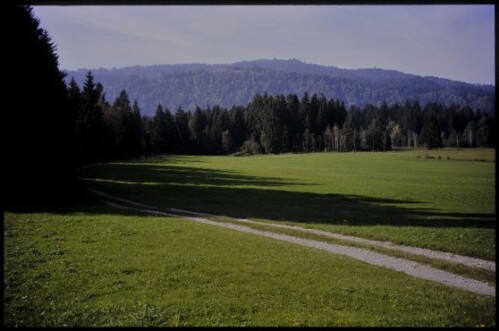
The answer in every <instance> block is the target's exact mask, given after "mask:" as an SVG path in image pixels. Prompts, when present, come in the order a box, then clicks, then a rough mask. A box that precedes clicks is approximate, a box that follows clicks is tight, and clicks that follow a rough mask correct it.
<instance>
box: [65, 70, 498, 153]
mask: <svg viewBox="0 0 499 331" xmlns="http://www.w3.org/2000/svg"><path fill="white" fill-rule="evenodd" d="M94 80H95V79H94V77H93V75H92V73H91V72H88V73H87V76H86V80H85V83H84V85H83V88H82V89H80V88H79V86H78V84H77V83H76V81H75V80H74V79H72V80H71V82H70V84H69V92H68V98H69V101H70V103H71V105H72V107H73V109H72V110H71V112H73V113H75V114H77V116H76V123H75V124H76V125H75V130H74V139H73V141H74V143H75V150H76V151H78V155H79V160H80V161H81V162H93V161H97V160H109V159H113V158H127V157H133V156H139V155H142V154H155V153H192V154H229V153H237V154H240V155H242V154H260V153H263V154H268V153H286V152H301V153H303V152H305V153H306V152H322V151H334V152H349V151H387V150H391V149H392V147H424V148H438V147H484V146H493V145H494V143H495V142H494V139H493V137H494V130H495V124H494V119H493V118H492V117H490V116H489V115H488V113H485V112H481V111H476V112H474V111H472V110H471V108H469V107H462V106H457V105H451V106H443V105H440V104H436V103H433V104H428V105H426V107H424V108H422V107H421V106H420V105H419V103H417V102H412V103H410V102H406V103H404V104H402V105H399V104H394V105H391V106H388V105H387V104H382V105H381V106H379V107H376V106H373V105H366V106H365V107H363V108H358V107H355V106H351V107H349V108H348V109H347V108H346V107H345V104H344V102H342V101H341V100H339V99H327V98H326V97H325V96H324V95H320V96H318V95H317V94H313V95H312V96H309V95H308V94H307V93H305V94H304V95H303V96H301V98H298V96H297V95H294V94H289V95H275V96H271V95H268V94H266V93H264V94H263V95H260V94H258V95H255V96H254V97H253V98H252V100H251V102H250V103H249V104H248V105H247V106H233V107H231V108H230V109H228V108H223V107H220V106H213V107H206V108H200V107H196V109H194V110H192V111H186V110H184V109H183V108H181V107H180V108H178V109H176V110H175V111H174V112H172V111H171V110H170V109H168V108H167V107H163V106H162V105H161V104H159V105H158V106H157V109H156V112H155V114H154V115H153V116H141V113H140V109H139V105H138V103H137V101H134V102H133V103H132V102H131V101H130V97H129V96H128V94H127V92H126V91H125V90H122V91H121V93H120V95H119V96H118V97H117V98H116V99H115V100H114V101H112V102H111V103H110V102H108V101H107V100H106V98H105V95H104V93H103V86H102V85H101V84H100V83H95V81H94Z"/></svg>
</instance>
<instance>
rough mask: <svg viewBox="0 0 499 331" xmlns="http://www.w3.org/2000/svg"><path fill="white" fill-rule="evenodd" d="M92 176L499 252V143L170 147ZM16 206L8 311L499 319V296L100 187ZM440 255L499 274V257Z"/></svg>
mask: <svg viewBox="0 0 499 331" xmlns="http://www.w3.org/2000/svg"><path fill="white" fill-rule="evenodd" d="M439 156H440V158H439ZM80 178H81V179H82V182H84V183H86V184H88V185H89V186H91V187H95V188H99V189H102V190H103V191H105V192H107V193H110V194H113V195H117V196H121V197H124V198H128V199H131V200H134V201H137V202H143V203H146V204H149V205H154V206H160V207H175V208H182V209H187V210H192V211H201V212H209V213H213V214H219V215H226V216H234V217H242V218H250V219H254V220H257V221H259V222H261V224H258V225H255V226H253V227H255V228H261V229H270V228H268V225H265V224H267V223H269V222H270V223H287V224H294V225H300V226H304V227H310V228H318V229H326V230H331V231H336V232H339V233H344V234H350V235H356V236H361V237H366V238H374V239H384V240H391V241H394V242H398V243H403V244H410V245H413V246H419V247H429V248H436V249H440V250H444V251H449V252H454V253H459V254H463V255H469V256H475V257H481V258H485V259H489V260H495V249H496V246H495V151H494V150H491V149H486V150H448V149H446V150H433V151H424V150H409V151H404V150H401V151H395V152H390V153H344V154H332V153H327V154H326V153H317V154H301V155H298V154H296V155H294V154H289V155H271V156H252V157H233V156H174V155H166V156H158V157H155V158H149V159H141V160H135V161H128V162H114V163H108V164H96V165H91V166H87V167H84V168H82V169H81V172H80ZM4 217H5V220H4V324H5V325H7V326H421V327H430V326H432V327H433V326H459V327H462V326H472V327H475V326H495V324H496V323H495V319H496V300H495V297H489V296H484V295H478V294H473V293H471V292H467V291H463V290H459V289H455V288H452V287H449V286H444V285H440V284H437V283H434V282H430V281H425V280H421V279H417V278H414V277H410V276H407V275H405V274H403V273H399V272H395V271H391V270H388V269H385V268H381V267H375V266H372V265H369V264H366V263H363V262H359V261H356V260H353V259H350V258H347V257H343V256H340V255H334V254H330V253H327V252H323V251H319V250H316V249H312V248H305V247H301V246H297V245H293V244H291V243H286V242H280V241H276V240H273V239H269V238H261V237H257V236H255V235H251V234H245V233H239V232H235V231H231V230H228V229H222V228H217V227H213V226H210V225H205V224H198V223H193V222H189V221H186V220H183V219H180V218H174V217H157V216H147V215H140V214H134V213H131V212H128V211H124V210H121V209H116V208H111V207H108V206H105V205H102V204H99V203H97V202H95V201H86V202H81V203H80V204H74V205H68V206H65V207H53V208H49V209H45V210H39V211H31V212H27V211H7V212H6V213H5V215H4ZM220 219H222V218H220ZM281 232H282V231H281ZM284 232H285V231H284ZM288 233H289V234H292V235H300V234H299V233H298V232H296V231H295V232H292V231H288ZM304 237H307V236H304ZM308 237H309V238H311V239H318V240H320V238H318V237H314V235H310V236H308ZM402 256H404V255H402ZM416 260H417V259H416ZM419 261H421V262H425V263H435V262H431V261H424V259H421V258H419ZM440 267H441V268H442V269H446V270H449V271H451V272H456V273H459V274H462V275H464V276H466V277H471V278H475V279H481V280H485V281H488V282H489V283H493V284H495V282H494V278H495V274H494V273H493V272H483V271H480V270H478V269H475V268H470V267H467V268H463V267H459V266H457V265H448V264H447V265H442V266H440Z"/></svg>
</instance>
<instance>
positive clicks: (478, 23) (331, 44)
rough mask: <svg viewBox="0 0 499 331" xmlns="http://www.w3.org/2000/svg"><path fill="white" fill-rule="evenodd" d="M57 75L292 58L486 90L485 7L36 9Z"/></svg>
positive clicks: (489, 54)
mask: <svg viewBox="0 0 499 331" xmlns="http://www.w3.org/2000/svg"><path fill="white" fill-rule="evenodd" d="M34 12H35V15H36V16H37V17H38V18H40V20H41V25H42V27H44V28H45V29H46V30H47V31H48V32H49V34H50V36H51V37H52V39H53V41H54V42H55V44H56V45H57V53H58V55H59V63H60V65H61V68H63V69H70V70H71V69H78V68H99V67H104V68H113V67H116V68H118V67H124V66H129V65H134V64H139V65H147V64H178V63H232V62H237V61H241V60H255V59H260V58H279V59H289V58H296V59H299V60H301V61H304V62H308V63H316V64H323V65H334V66H337V67H340V68H372V67H377V68H385V69H396V70H400V71H403V72H407V73H413V74H417V75H432V76H439V77H444V78H449V79H455V80H460V81H466V82H471V83H482V84H494V83H495V69H494V68H495V67H494V66H495V54H494V42H495V35H494V34H495V33H494V6H493V5H461V6H457V5H428V6H423V5H412V6H402V5H398V6H387V5H378V6H359V5H358V6H338V5H337V6H334V5H314V6H312V5H306V6H296V5H294V6H291V5H285V6H256V5H254V6H241V5H238V6H64V7H63V6H38V7H34Z"/></svg>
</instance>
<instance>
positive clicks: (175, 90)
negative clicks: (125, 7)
mask: <svg viewBox="0 0 499 331" xmlns="http://www.w3.org/2000/svg"><path fill="white" fill-rule="evenodd" d="M87 72H88V69H79V70H77V71H67V72H66V73H67V76H66V79H67V82H69V81H70V79H71V77H74V78H75V80H76V82H77V83H78V84H79V85H82V84H83V82H84V79H85V75H86V74H87ZM92 73H93V74H94V76H95V79H96V80H97V81H99V82H101V83H102V84H103V86H104V87H105V91H104V92H105V93H106V97H107V98H108V99H111V100H114V99H115V98H116V97H118V96H119V94H120V92H121V91H122V90H126V91H127V92H128V94H129V96H130V98H131V99H132V100H137V102H138V104H139V105H140V107H141V109H142V111H143V113H144V114H146V115H152V114H153V113H154V111H155V109H156V107H157V105H158V104H161V105H163V106H164V107H167V108H169V109H170V110H172V111H176V110H177V108H178V107H183V108H184V109H186V110H194V109H195V107H196V106H199V107H208V106H213V105H220V106H222V107H231V106H233V105H247V104H248V103H249V102H250V101H251V98H252V97H253V96H254V95H256V94H263V93H265V92H266V93H268V94H269V95H278V94H283V95H287V94H296V95H300V96H301V95H303V93H305V92H307V93H309V94H312V93H317V94H318V95H321V94H324V96H325V97H326V98H335V99H340V100H342V101H343V102H344V103H345V105H346V106H347V107H349V106H351V105H355V106H357V107H363V106H365V105H367V104H373V105H376V106H379V105H381V104H382V103H383V102H386V103H387V104H388V105H392V104H395V103H398V104H402V103H404V102H405V101H418V102H419V103H420V105H421V106H423V107H424V106H425V105H427V104H429V103H439V104H442V105H446V106H450V105H452V104H457V105H461V106H469V107H470V108H472V109H473V110H475V111H476V110H481V111H482V112H487V113H489V114H494V109H495V108H494V105H495V87H494V86H493V85H476V84H468V83H463V82H457V81H452V80H447V79H442V78H437V77H421V76H416V75H411V74H406V73H402V72H399V71H395V70H385V69H341V68H337V67H328V66H321V65H315V64H308V63H303V62H301V61H298V60H294V59H291V60H277V59H274V60H256V61H242V62H237V63H233V64H215V65H208V64H180V65H151V66H132V67H126V68H119V69H114V68H113V69H102V68H101V69H92Z"/></svg>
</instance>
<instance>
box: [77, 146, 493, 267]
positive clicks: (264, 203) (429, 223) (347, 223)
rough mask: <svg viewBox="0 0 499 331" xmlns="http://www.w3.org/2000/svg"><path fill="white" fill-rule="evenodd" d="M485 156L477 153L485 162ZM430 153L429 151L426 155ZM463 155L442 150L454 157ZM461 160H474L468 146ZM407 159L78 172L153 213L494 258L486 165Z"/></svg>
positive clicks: (323, 156)
mask: <svg viewBox="0 0 499 331" xmlns="http://www.w3.org/2000/svg"><path fill="white" fill-rule="evenodd" d="M493 151H494V150H490V149H488V150H487V149H484V150H478V152H479V153H482V154H483V155H485V156H484V157H486V158H487V157H489V156H487V155H490V154H491V153H493ZM432 152H435V151H432ZM467 152H468V150H464V151H463V150H446V153H449V155H455V156H456V157H460V158H463V157H464V156H463V155H466V153H467ZM469 152H470V153H472V154H473V155H471V154H470V156H469V158H470V159H473V158H476V157H479V154H476V153H477V150H470V151H469ZM415 153H420V151H419V150H416V151H409V152H391V153H343V154H333V153H316V154H302V155H294V154H288V155H272V156H254V157H241V158H239V157H228V156H218V157H210V156H174V155H167V156H160V157H156V158H152V159H147V160H141V161H132V162H119V163H110V164H100V165H93V166H89V167H85V168H83V169H81V178H82V179H83V181H84V182H86V183H88V184H89V185H90V186H94V187H97V188H100V189H102V190H103V191H105V192H108V193H110V194H113V195H117V196H122V197H125V198H128V199H130V200H133V201H137V202H143V203H146V204H150V205H154V206H159V207H166V208H170V207H174V208H182V209H187V210H193V211H199V212H208V213H213V214H220V215H227V216H231V217H238V218H250V219H260V220H269V221H278V222H284V223H289V224H300V225H303V226H306V227H312V228H318V229H324V230H329V231H334V232H338V233H343V234H348V235H355V236H360V237H366V238H371V239H377V240H389V241H392V242H396V243H400V244H406V245H411V246H418V247H425V248H432V249H437V250H442V251H447V252H451V253H457V254H461V255H468V256H474V257H480V258H485V259H489V260H495V247H496V246H495V187H494V185H495V170H494V166H495V163H494V162H474V161H452V162H450V161H449V160H446V159H441V160H439V159H418V158H416V157H415Z"/></svg>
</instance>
